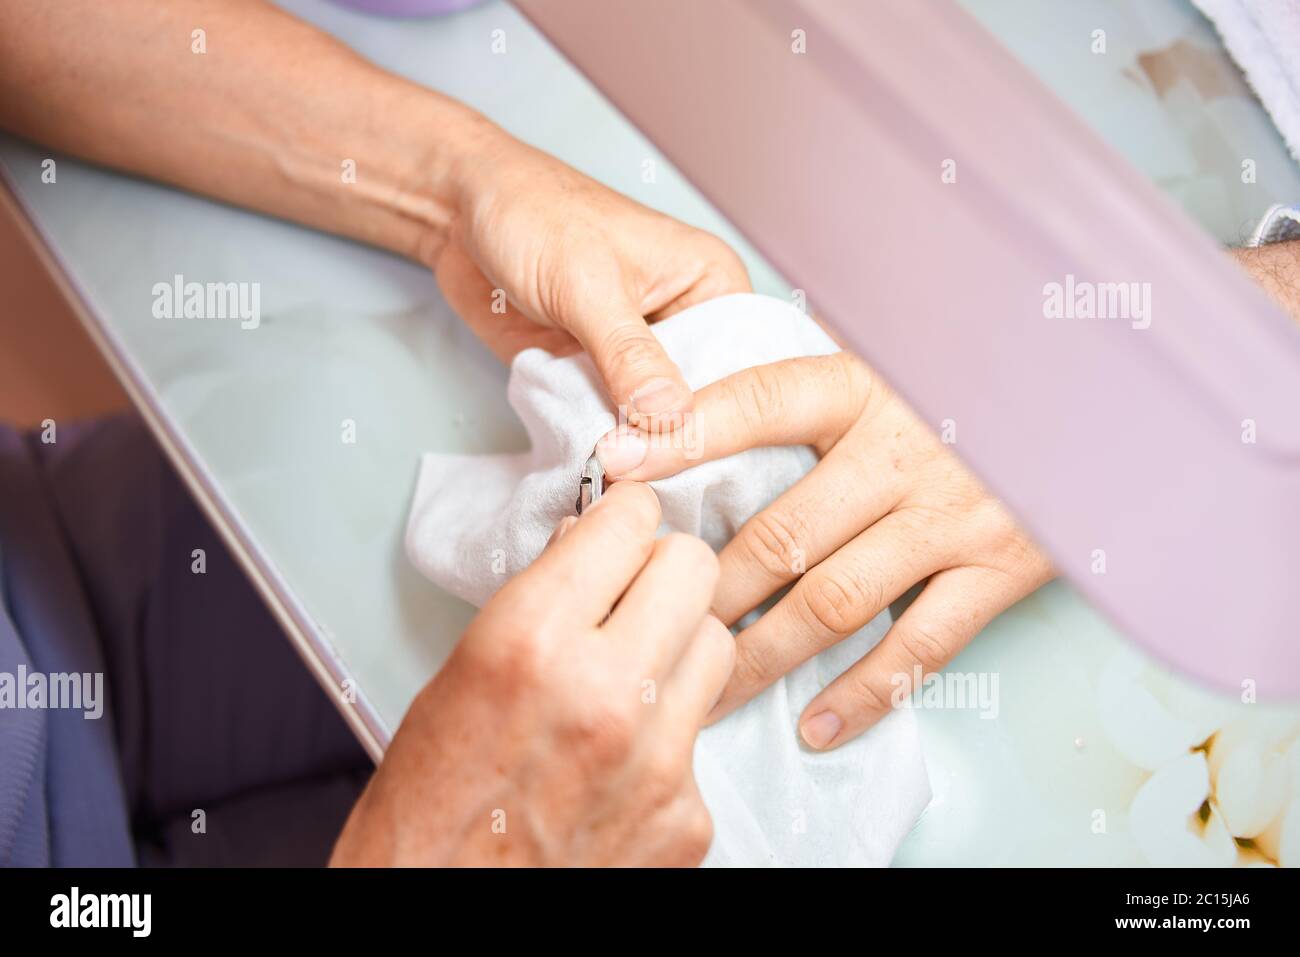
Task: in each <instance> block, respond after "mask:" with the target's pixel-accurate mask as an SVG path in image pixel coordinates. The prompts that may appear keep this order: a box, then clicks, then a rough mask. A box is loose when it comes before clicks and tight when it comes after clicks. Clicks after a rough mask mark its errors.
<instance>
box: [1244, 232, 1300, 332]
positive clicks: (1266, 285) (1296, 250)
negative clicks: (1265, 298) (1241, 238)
mask: <svg viewBox="0 0 1300 957" xmlns="http://www.w3.org/2000/svg"><path fill="white" fill-rule="evenodd" d="M1230 252H1231V253H1232V258H1233V259H1235V260H1237V262H1238V263H1240V264H1241V266H1242V268H1243V269H1245V270H1246V272H1247V273H1249V274H1250V278H1251V279H1253V280H1255V282H1256V283H1258V284H1259V286H1260V288H1262V289H1263V290H1264V291H1265V292H1266V293H1268V295H1269V297H1270V298H1271V299H1273V300H1274V301H1276V302H1277V304H1278V305H1280V306H1281V307H1282V308H1283V309H1285V310H1286V313H1287V315H1289V316H1290V317H1291V318H1292V319H1294V320H1296V321H1297V322H1300V240H1292V241H1291V242H1285V243H1273V244H1271V245H1268V246H1258V247H1248V248H1243V249H1233V250H1231V251H1230Z"/></svg>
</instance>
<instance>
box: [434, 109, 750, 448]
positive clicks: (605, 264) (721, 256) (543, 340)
mask: <svg viewBox="0 0 1300 957" xmlns="http://www.w3.org/2000/svg"><path fill="white" fill-rule="evenodd" d="M482 135H483V136H484V138H485V142H484V144H483V145H481V146H479V147H478V148H476V149H474V150H473V151H472V162H470V163H469V164H467V165H466V166H465V167H464V170H466V171H465V172H462V173H460V174H459V176H458V180H459V187H458V189H457V190H456V193H457V199H456V200H455V201H454V205H455V210H456V211H455V213H454V218H453V220H452V222H451V226H450V230H449V233H448V236H447V240H446V243H445V245H443V246H441V247H440V248H438V249H437V250H436V252H435V254H434V255H433V257H432V260H433V261H432V262H431V263H430V264H431V265H432V266H433V268H434V270H435V272H436V273H437V277H438V284H439V285H440V286H441V287H442V290H443V294H444V295H445V296H446V297H447V301H448V302H449V303H451V305H452V307H453V308H454V309H455V310H456V311H457V312H458V313H459V314H460V316H461V318H462V319H464V320H465V322H466V323H467V324H468V325H469V326H470V328H472V329H473V330H474V331H475V332H476V333H477V334H478V335H479V337H480V338H482V339H483V340H484V341H485V342H486V343H487V344H488V346H489V347H490V348H491V349H492V350H493V351H494V352H495V353H496V354H497V356H498V357H499V358H501V359H502V360H503V361H506V362H508V361H510V359H511V358H513V357H514V355H515V353H517V352H519V351H520V350H522V349H525V348H527V347H529V346H542V347H544V348H546V349H548V350H549V351H551V352H555V353H562V352H565V351H568V350H576V349H577V348H578V347H579V345H580V346H581V347H582V348H584V349H586V351H587V352H588V353H589V354H590V355H591V358H592V361H593V362H594V363H595V365H596V368H597V370H599V372H600V374H601V376H602V378H603V379H604V383H605V387H606V389H607V390H608V392H609V395H610V397H611V398H612V399H613V400H614V404H615V405H616V406H625V407H626V408H627V414H628V418H629V419H630V420H631V421H633V422H637V421H638V420H639V419H640V417H641V416H648V417H649V418H648V421H647V420H641V421H643V422H646V424H648V425H650V426H651V427H654V426H655V425H656V424H657V423H656V420H655V418H654V416H655V415H656V414H664V413H673V412H682V411H685V410H687V409H689V408H690V407H691V402H692V395H691V390H690V389H689V388H688V387H687V385H686V383H685V381H684V380H683V379H682V376H681V373H680V372H678V370H677V367H676V365H675V364H674V363H673V362H672V360H670V359H669V358H668V356H667V355H666V354H665V353H664V351H663V348H662V346H660V345H659V341H658V340H657V339H656V338H655V337H654V336H653V335H652V334H651V333H650V330H649V328H648V327H647V325H646V322H647V320H649V321H651V322H654V321H657V320H659V319H664V318H667V317H668V316H670V315H672V314H673V313H675V312H679V311H680V310H682V309H685V308H686V307H688V306H691V305H694V304H695V303H698V302H703V301H704V300H706V299H711V298H713V297H715V296H720V295H724V294H727V293H733V292H748V291H749V288H750V286H749V277H748V276H747V274H746V272H745V267H744V266H743V264H742V263H741V262H740V259H739V258H738V257H737V256H736V254H735V253H734V252H732V250H731V248H730V247H729V246H727V244H726V243H724V242H723V241H722V240H720V239H718V238H717V237H716V236H713V235H711V234H709V233H705V232H702V231H700V230H698V229H694V228H692V227H690V226H687V225H685V224H683V223H680V222H678V221H677V220H675V219H672V218H670V217H668V216H665V215H663V214H662V213H657V212H655V211H654V210H651V209H648V208H646V207H645V206H642V205H641V204H639V203H636V202H634V201H632V200H631V199H628V198H627V197H626V196H623V195H621V194H619V193H615V192H614V191H612V190H610V189H608V188H606V187H605V186H602V185H601V184H600V183H597V182H595V181H594V180H592V179H589V178H588V177H586V176H583V175H582V174H581V173H579V172H577V171H576V170H574V169H571V168H570V167H568V166H566V165H564V164H563V163H561V162H560V161H558V160H556V159H554V158H552V157H550V156H547V155H546V154H545V153H542V152H540V151H538V150H535V149H533V148H532V147H530V146H527V145H525V144H523V143H521V142H519V141H518V140H515V139H512V138H510V137H508V136H506V135H505V134H504V133H502V132H501V131H499V130H495V129H491V130H488V131H487V132H485V133H483V134H482ZM496 289H500V290H502V291H503V292H504V295H505V297H506V300H508V301H506V302H503V301H502V300H501V298H500V295H501V294H500V293H496V294H495V297H494V290H496ZM503 309H504V312H503V311H502V310H503ZM670 421H671V420H670Z"/></svg>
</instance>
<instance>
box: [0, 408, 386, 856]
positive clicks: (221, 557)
mask: <svg viewBox="0 0 1300 957" xmlns="http://www.w3.org/2000/svg"><path fill="white" fill-rule="evenodd" d="M57 439H58V441H57V442H56V443H54V444H51V445H46V444H43V443H41V442H40V441H39V438H38V437H37V436H35V435H27V436H20V435H18V434H16V433H14V432H13V431H10V430H5V429H0V574H2V575H3V582H4V594H3V599H4V601H3V604H4V605H5V606H6V607H7V609H8V611H9V617H10V618H11V619H12V625H13V626H14V627H11V628H6V619H5V618H4V617H3V616H0V671H11V672H12V671H14V670H15V668H16V666H17V664H18V663H20V662H21V661H22V660H23V658H24V657H26V658H29V659H30V662H31V664H30V665H29V667H30V668H35V669H37V670H41V671H46V672H50V671H80V672H85V671H95V670H98V671H104V672H106V681H105V686H106V689H107V695H106V696H107V698H108V702H109V706H108V708H107V709H106V714H105V716H104V717H103V718H101V719H100V720H97V721H87V720H84V719H83V718H82V716H81V714H80V712H72V711H8V710H4V709H0V767H4V768H5V775H4V779H3V783H2V784H0V863H13V864H41V863H51V864H54V865H66V864H90V865H95V864H129V863H132V861H133V860H137V859H138V860H139V862H140V863H146V864H320V863H324V862H325V860H326V859H327V858H328V854H329V850H330V847H331V846H332V844H333V840H334V837H335V836H336V835H337V834H338V831H339V829H340V828H341V827H342V824H343V821H344V820H345V818H346V815H347V813H348V811H349V809H350V808H351V805H352V803H353V802H354V801H355V800H356V797H357V795H358V794H359V792H360V789H361V787H362V786H363V785H364V782H365V780H366V778H367V776H368V774H369V771H370V770H371V764H370V761H369V759H368V758H367V757H366V755H365V752H364V751H363V750H362V748H361V747H360V745H359V744H358V743H357V742H356V740H355V739H354V738H353V736H352V734H351V733H350V732H349V731H348V729H347V727H346V725H345V724H344V723H343V720H342V719H341V718H340V717H339V715H338V713H337V711H335V709H334V707H333V705H332V704H331V702H330V701H329V700H328V699H327V697H326V696H325V694H324V692H322V690H321V689H320V688H319V686H318V685H317V684H316V683H315V682H314V680H313V679H312V678H311V677H310V675H309V674H308V673H307V670H306V669H305V667H304V666H303V665H302V663H301V662H300V661H299V660H298V658H297V656H296V655H295V653H294V652H293V650H292V648H291V646H290V644H289V642H288V641H287V640H286V639H285V637H284V635H283V633H282V632H281V631H280V629H279V627H278V626H277V625H276V624H275V622H274V620H273V619H272V618H271V616H270V614H269V613H268V612H267V610H266V609H265V607H264V606H263V605H262V603H261V600H260V599H259V598H258V597H257V595H256V593H255V592H254V591H253V589H252V587H251V586H250V585H249V583H248V582H247V580H246V579H245V578H244V577H243V574H242V572H241V571H240V570H239V568H238V567H237V566H236V565H235V564H234V562H233V560H232V559H231V558H230V556H229V554H228V553H227V552H226V550H225V548H224V546H223V545H222V544H221V542H220V540H219V539H218V537H217V536H216V534H215V533H214V532H213V530H212V529H211V528H210V527H209V526H208V525H207V523H206V522H205V521H204V519H203V517H202V515H201V514H200V513H199V511H198V509H197V507H196V506H195V505H194V504H193V502H192V501H191V500H190V498H189V496H188V494H187V493H186V491H185V489H184V488H183V486H182V485H181V483H180V481H179V480H178V479H177V478H176V476H175V474H174V473H173V472H172V470H171V468H170V467H169V465H168V464H167V462H166V461H165V460H164V458H163V457H162V455H161V453H160V452H159V451H158V448H157V446H156V445H155V444H154V442H153V440H152V438H151V437H150V436H149V435H148V433H147V431H146V430H145V429H144V427H143V426H142V425H141V424H140V423H139V422H138V420H136V419H134V418H126V417H123V418H117V419H110V420H106V421H103V422H97V423H91V424H88V425H85V426H80V427H78V426H61V427H60V428H59V431H58V433H57ZM195 549H202V550H203V552H204V555H205V562H206V570H205V572H204V573H203V574H195V573H194V572H193V571H192V563H193V560H194V559H193V558H192V555H193V553H194V551H195ZM10 768H17V769H19V772H20V773H18V774H15V775H10V774H9V769H10ZM195 811H202V812H203V818H204V824H205V829H204V830H203V831H202V832H200V833H196V832H195V829H194V827H192V824H193V822H194V820H195V818H194V812H195ZM42 847H45V848H46V850H45V852H44V853H42V851H41V848H42Z"/></svg>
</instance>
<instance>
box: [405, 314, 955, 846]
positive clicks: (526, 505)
mask: <svg viewBox="0 0 1300 957" xmlns="http://www.w3.org/2000/svg"><path fill="white" fill-rule="evenodd" d="M652 328H653V329H654V331H655V334H656V336H658V338H659V340H660V342H661V343H663V345H664V348H665V350H666V351H667V352H668V355H669V356H670V357H671V358H672V359H673V360H674V361H675V362H676V363H677V364H678V367H679V368H680V369H681V370H682V374H683V375H684V376H685V378H686V381H687V383H688V384H689V385H690V386H691V388H693V389H697V390H698V389H700V388H702V387H703V386H705V385H708V384H709V383H711V382H715V381H717V380H718V379H721V378H724V377H725V376H728V375H731V374H732V373H734V372H738V371H740V370H741V369H745V368H748V367H750V366H755V365H762V364H765V363H769V362H776V361H779V360H781V359H788V358H794V357H797V356H807V355H827V354H829V353H832V352H835V351H837V347H836V346H835V344H834V343H833V342H832V341H831V339H830V338H829V337H828V336H827V335H826V334H825V332H823V331H822V330H821V329H820V328H819V327H818V326H817V324H816V323H815V322H813V321H812V320H811V319H809V318H808V317H807V316H805V315H804V314H803V313H801V312H800V311H799V310H797V309H795V308H794V307H793V306H791V305H789V304H787V303H785V302H782V301H780V300H777V299H772V298H768V297H765V296H756V295H733V296H725V297H722V298H719V299H714V300H711V301H709V302H706V303H702V304H700V305H697V306H694V307H692V308H690V309H687V310H685V311H683V312H681V313H679V314H677V315H675V316H673V317H672V318H670V319H666V320H664V321H663V322H660V323H657V324H656V325H654V326H653V327H652ZM509 399H510V403H511V405H512V407H513V408H514V409H515V411H516V412H517V413H518V415H519V417H520V419H521V420H522V421H523V424H524V426H525V428H526V430H527V432H528V436H529V439H530V442H531V445H532V448H531V451H529V452H526V453H521V454H518V455H482V456H465V455H444V454H428V455H425V456H424V459H423V462H422V465H421V469H420V477H419V481H418V483H417V487H416V493H415V499H414V503H413V506H412V509H411V515H410V520H409V522H408V525H407V534H406V546H407V553H408V555H409V556H410V558H411V561H412V562H413V563H414V564H415V565H416V567H417V568H419V569H420V571H421V572H422V573H423V574H425V575H426V576H427V577H429V578H430V579H432V580H433V581H434V582H435V583H437V584H438V585H440V586H441V587H443V588H445V589H447V590H448V591H450V592H452V593H453V594H456V595H458V596H460V597H462V598H464V599H466V600H468V601H470V602H472V603H474V604H475V605H480V606H481V605H482V604H483V603H485V602H486V601H487V599H488V598H490V597H491V596H492V594H493V593H494V592H496V590H497V589H498V588H500V587H501V586H502V585H503V584H504V583H505V582H506V581H507V580H508V579H509V578H510V577H511V576H512V575H514V574H517V573H518V572H520V571H522V570H523V569H524V568H526V567H527V566H528V565H529V563H530V562H532V561H533V559H535V558H536V557H537V556H538V555H539V554H540V553H541V551H542V549H543V548H544V547H545V545H546V541H547V539H548V538H549V536H550V534H551V531H552V530H553V529H554V527H555V525H556V523H557V522H559V521H560V519H561V518H563V517H564V516H566V515H571V514H573V508H574V500H575V499H576V497H577V479H578V475H579V472H580V471H581V469H582V465H583V463H584V462H585V461H586V459H587V458H588V456H590V454H591V452H592V449H593V447H594V446H595V443H596V441H597V440H598V439H599V438H600V437H601V436H602V435H604V434H605V433H606V432H607V431H609V430H610V429H611V428H613V427H614V425H615V424H616V419H615V416H614V413H613V412H612V411H611V410H610V406H609V404H608V402H607V400H606V399H605V398H604V392H603V390H602V389H601V386H600V384H599V380H598V379H597V377H596V374H595V370H594V368H593V367H592V365H591V361H590V360H589V359H588V358H587V357H586V356H585V355H575V356H569V357H564V358H556V357H554V356H552V355H551V354H550V353H547V352H545V351H543V350H541V349H529V350H526V351H525V352H522V353H520V354H519V355H518V356H517V357H516V358H515V361H514V363H513V365H512V367H511V373H510V385H509ZM815 463H816V457H815V455H814V453H813V452H812V450H811V449H809V448H806V447H802V446H801V447H782V448H761V449H750V450H748V451H745V452H742V453H740V454H738V455H733V456H730V457H729V458H726V459H721V460H719V461H716V462H707V463H704V464H701V465H698V466H695V467H693V468H690V469H688V470H687V471H685V472H683V473H681V474H679V475H675V476H673V477H672V478H668V479H664V480H662V481H658V482H652V483H651V485H652V487H653V488H654V489H655V491H656V493H657V494H658V496H659V501H660V504H661V506H662V509H663V517H664V527H665V529H673V530H676V531H684V532H690V533H692V534H695V535H699V536H700V537H702V538H703V539H704V540H705V541H707V542H708V543H709V544H710V545H712V546H713V547H714V548H715V549H716V548H720V547H721V546H722V545H724V544H725V543H726V542H727V541H728V540H729V539H730V538H731V537H732V536H733V535H734V534H735V533H736V531H737V530H738V529H739V528H740V527H741V525H743V524H744V522H745V521H746V520H747V519H748V518H749V517H750V516H751V515H753V514H754V513H755V512H757V511H758V510H760V509H761V508H763V507H764V506H765V505H767V504H768V503H769V502H771V501H772V500H773V499H774V498H776V497H777V496H778V495H779V494H780V493H781V492H782V491H784V490H785V489H786V488H788V487H789V486H790V485H792V484H793V483H794V482H795V481H797V480H798V479H799V478H800V477H801V476H803V475H804V474H805V473H806V472H807V471H808V470H809V469H810V468H812V466H813V465H814V464H815ZM869 478H870V477H869V476H864V477H863V480H864V481H869ZM467 488H472V489H474V495H473V496H466V495H465V494H464V490H465V489H467ZM888 626H889V615H888V612H884V613H882V614H881V615H879V616H878V617H877V618H876V619H875V620H874V621H872V622H871V623H870V624H869V625H867V627H865V628H863V629H862V630H861V631H859V632H858V633H857V634H855V635H853V636H852V637H850V638H849V639H848V640H846V641H844V642H841V643H840V644H839V645H838V646H836V647H834V648H832V649H830V650H829V651H827V652H824V653H823V654H822V655H820V656H819V657H817V658H815V659H813V660H812V661H809V662H806V663H805V664H803V665H802V666H800V667H799V668H796V669H795V670H794V671H793V672H791V673H790V674H788V675H786V676H785V678H783V679H782V680H780V681H778V682H777V683H776V684H775V685H773V686H772V687H771V688H769V689H768V690H767V691H765V692H764V693H763V694H761V695H759V696H758V697H756V698H755V699H754V700H752V701H751V702H749V703H748V704H747V705H746V706H745V707H743V708H741V709H740V710H738V711H737V712H735V713H733V714H732V715H730V716H728V717H727V718H726V719H724V720H723V721H721V722H719V723H718V724H717V725H714V726H713V727H711V728H707V729H705V731H704V732H703V733H702V734H701V735H700V739H699V743H698V744H697V746H696V752H695V772H696V777H697V780H698V781H699V785H700V790H701V793H702V794H703V795H704V800H705V803H706V804H707V805H708V807H709V810H710V812H711V813H712V815H713V821H714V828H715V837H714V842H713V847H712V849H711V850H710V852H709V856H708V858H707V860H706V861H705V863H706V864H712V865H755V864H779V865H825V864H838V865H885V864H888V863H889V861H890V860H891V858H892V857H893V855H894V852H895V850H896V849H897V847H898V845H899V843H900V842H901V841H902V839H903V837H904V836H905V835H906V834H907V832H908V830H909V829H910V828H911V826H912V824H913V823H914V822H915V821H916V819H917V817H918V816H919V814H920V812H921V811H922V810H923V809H924V807H925V805H926V804H927V803H928V801H929V798H930V790H929V782H928V779H927V777H926V773H925V765H924V761H923V759H922V755H921V748H920V740H919V737H918V735H917V730H916V725H915V718H914V716H913V715H912V713H911V712H910V711H898V712H895V713H893V714H891V715H889V716H888V717H887V718H886V719H885V720H883V721H881V722H880V723H879V724H878V725H876V726H875V727H874V728H873V729H872V730H871V731H869V732H868V733H867V734H865V735H863V736H862V737H860V738H858V739H857V740H855V741H853V742H851V743H849V744H846V745H844V746H842V747H840V748H838V749H836V750H835V751H832V752H828V753H825V754H818V753H814V752H811V751H808V750H806V749H805V748H803V747H802V746H801V744H800V742H799V739H798V736H797V731H796V726H797V722H798V718H799V715H800V713H801V712H802V709H803V708H804V706H805V705H806V704H807V703H808V702H809V701H810V700H811V699H812V698H813V696H814V695H815V694H816V693H817V692H818V691H820V690H821V688H823V687H825V685H826V684H827V683H829V682H830V681H831V680H832V679H833V678H835V677H836V676H837V675H838V674H839V673H840V672H842V671H843V670H844V669H845V668H847V667H848V665H850V664H851V663H852V662H854V661H856V660H857V659H858V658H860V657H862V655H863V654H865V653H866V652H867V650H869V649H870V648H871V647H872V646H873V645H874V644H875V643H876V642H877V641H879V640H880V638H881V636H882V635H883V634H884V632H885V630H886V629H887V628H888Z"/></svg>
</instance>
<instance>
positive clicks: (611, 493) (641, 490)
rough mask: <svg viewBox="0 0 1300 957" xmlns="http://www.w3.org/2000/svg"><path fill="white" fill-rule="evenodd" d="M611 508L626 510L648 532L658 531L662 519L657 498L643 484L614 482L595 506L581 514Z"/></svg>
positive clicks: (649, 488)
mask: <svg viewBox="0 0 1300 957" xmlns="http://www.w3.org/2000/svg"><path fill="white" fill-rule="evenodd" d="M611 507H616V508H619V509H626V510H628V511H629V512H630V513H632V514H633V515H635V516H636V518H637V521H638V524H640V525H643V526H644V528H645V530H646V531H648V532H654V531H655V530H656V529H658V527H659V522H660V519H661V518H662V517H663V512H662V510H661V509H660V506H659V496H658V495H656V494H655V492H654V489H652V488H651V487H650V486H649V485H646V484H645V483H644V482H627V481H619V482H614V483H613V484H612V485H610V487H609V488H607V489H606V490H605V494H604V495H602V496H601V497H600V499H599V500H598V501H597V502H596V504H595V505H593V506H592V507H591V508H590V509H588V510H587V511H586V512H584V513H583V514H584V515H587V514H591V513H592V512H594V511H595V510H596V509H606V508H611Z"/></svg>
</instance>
